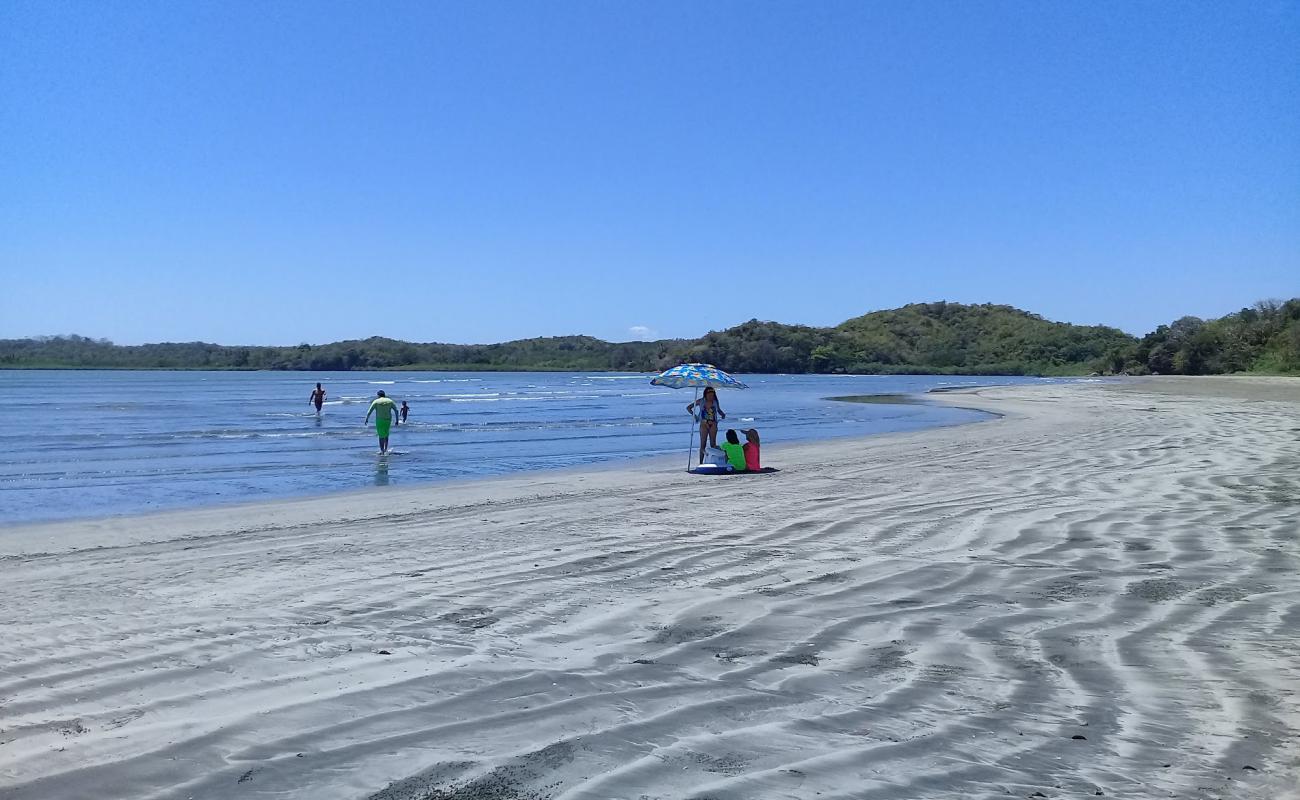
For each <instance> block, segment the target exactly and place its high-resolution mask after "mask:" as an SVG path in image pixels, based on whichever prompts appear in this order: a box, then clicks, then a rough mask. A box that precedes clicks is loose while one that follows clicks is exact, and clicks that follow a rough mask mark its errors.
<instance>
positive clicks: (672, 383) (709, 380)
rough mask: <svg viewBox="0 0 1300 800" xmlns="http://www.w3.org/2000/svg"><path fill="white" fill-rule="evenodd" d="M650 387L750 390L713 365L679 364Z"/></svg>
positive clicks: (662, 374) (664, 373) (665, 372)
mask: <svg viewBox="0 0 1300 800" xmlns="http://www.w3.org/2000/svg"><path fill="white" fill-rule="evenodd" d="M650 385H651V386H667V387H668V388H669V389H686V388H691V387H695V388H699V387H702V386H712V387H714V388H715V389H748V388H749V387H748V386H746V385H745V384H743V383H741V382H740V381H738V380H736V379H735V378H733V377H731V376H730V375H728V374H727V373H725V372H723V371H722V370H720V369H718V368H717V367H715V366H713V365H712V364H678V365H677V366H675V367H673V368H672V369H667V370H664V371H663V372H661V373H659V374H658V375H656V376H655V377H653V378H651V379H650Z"/></svg>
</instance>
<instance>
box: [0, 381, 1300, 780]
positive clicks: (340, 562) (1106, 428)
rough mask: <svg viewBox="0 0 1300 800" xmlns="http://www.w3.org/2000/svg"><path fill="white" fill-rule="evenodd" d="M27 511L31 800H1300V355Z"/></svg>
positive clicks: (0, 764)
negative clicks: (496, 467) (441, 465)
mask: <svg viewBox="0 0 1300 800" xmlns="http://www.w3.org/2000/svg"><path fill="white" fill-rule="evenodd" d="M935 402H945V403H952V404H956V405H962V406H969V407H976V408H981V409H986V410H989V411H993V412H996V413H997V414H1000V415H1001V417H1000V418H998V419H996V420H993V421H989V422H983V423H979V424H973V425H965V426H960V427H954V428H945V429H938V430H930V431H924V432H919V433H907V434H894V435H885V436H879V437H873V438H869V439H854V440H836V441H834V442H826V443H820V444H815V445H801V446H792V447H782V446H781V445H780V443H779V442H772V443H767V445H766V447H765V452H764V455H765V460H766V461H767V463H768V464H770V465H771V466H775V467H778V468H780V472H778V473H775V474H767V475H757V476H733V477H722V478H704V477H694V476H689V475H685V474H683V473H682V472H681V471H680V469H679V468H678V467H677V466H675V464H668V463H665V462H662V461H656V462H654V463H652V464H645V465H638V466H636V467H631V468H619V469H604V470H595V471H591V472H588V473H574V472H567V473H538V474H533V475H529V476H524V477H513V478H505V479H499V480H492V481H482V482H476V483H465V484H457V485H444V486H433V487H428V488H422V489H401V490H398V489H391V490H376V491H369V492H362V493H356V494H350V495H338V496H332V497H326V498H319V499H311V500H300V501H291V502H279V503H274V504H267V505H256V506H243V507H237V508H230V507H226V508H219V509H206V510H200V511H188V512H176V513H167V514H157V515H151V516H146V517H136V518H118V519H108V520H99V521H87V522H69V523H59V524H52V525H43V526H35V527H24V528H4V529H0V586H2V588H3V598H4V603H3V605H2V606H0V797H2V798H5V800H29V799H30V800H56V799H57V798H91V797H93V798H132V799H133V800H134V799H139V800H144V799H145V798H273V797H274V798H312V800H332V799H334V798H339V799H340V800H342V799H343V798H347V799H348V800H357V799H361V798H369V799H372V800H381V799H382V800H444V799H446V798H457V799H459V800H471V799H477V798H493V799H496V800H516V799H521V798H529V799H530V800H531V799H534V798H535V799H538V800H542V799H545V800H609V799H610V798H625V799H626V800H647V799H650V798H695V799H696V800H704V798H715V799H717V800H721V799H723V798H728V799H733V800H744V799H746V798H825V799H826V800H832V798H845V799H847V798H899V799H900V800H902V799H904V798H1001V797H1048V798H1063V797H1071V798H1074V797H1095V796H1104V797H1111V798H1115V797H1122V798H1163V797H1179V798H1286V797H1300V790H1298V789H1297V784H1298V782H1300V380H1296V379H1244V378H1243V379H1236V378H1230V379H1151V380H1133V381H1130V382H1125V383H1123V384H1101V383H1089V384H1070V385H1046V386H1034V387H1010V388H1006V387H1003V388H997V389H985V390H976V391H973V392H967V393H954V394H948V395H944V396H942V397H940V398H938V399H936V400H935Z"/></svg>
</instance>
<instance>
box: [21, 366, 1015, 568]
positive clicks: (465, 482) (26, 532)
mask: <svg viewBox="0 0 1300 800" xmlns="http://www.w3.org/2000/svg"><path fill="white" fill-rule="evenodd" d="M975 388H977V389H978V388H987V387H975ZM971 393H972V394H973V393H974V392H971ZM945 394H948V395H952V396H959V395H960V394H961V392H957V391H953V392H947V393H945ZM827 399H830V398H827ZM934 404H935V405H943V406H946V407H950V408H959V409H962V410H966V411H977V412H980V413H982V414H986V415H988V416H987V417H986V418H984V419H975V420H970V421H966V422H959V423H955V424H949V425H934V426H931V427H927V428H922V429H920V430H913V431H882V432H880V433H873V434H869V435H866V436H839V437H830V438H827V439H813V440H799V441H795V442H791V443H789V444H778V445H776V446H772V447H771V449H770V450H769V445H766V444H765V445H764V446H763V447H764V450H763V460H764V464H765V465H768V464H769V461H770V459H771V457H772V454H776V457H777V458H778V459H780V458H783V457H784V458H793V459H796V460H800V461H802V460H804V459H806V458H807V457H808V454H809V453H811V452H814V451H817V450H819V449H820V448H821V447H822V446H824V445H826V444H829V443H836V444H844V445H848V446H853V444H855V443H856V444H868V443H870V442H873V441H876V440H880V439H888V438H891V437H901V436H923V435H925V434H927V433H929V432H932V431H940V430H945V429H950V428H959V427H964V426H968V425H982V424H987V423H990V422H996V421H998V420H1000V419H1001V418H1002V417H1003V414H1001V413H998V412H995V411H989V410H986V409H983V408H977V407H974V406H967V405H957V404H956V402H955V401H954V402H939V403H934ZM681 463H682V460H681V455H680V454H678V455H656V456H649V457H647V458H645V459H643V460H641V461H636V462H630V461H628V460H610V461H604V462H594V463H591V464H586V465H578V466H566V467H553V468H549V469H537V470H529V471H524V472H512V473H506V474H502V475H482V476H475V477H468V478H449V479H446V480H441V481H422V482H420V483H416V484H411V485H405V486H396V487H394V486H366V487H361V488H357V489H350V490H345V491H339V492H324V493H318V494H310V495H299V496H289V497H273V498H266V499H261V500H236V501H231V502H229V503H213V504H209V505H203V506H190V507H185V508H167V509H158V510H153V511H136V512H126V513H122V514H108V515H101V516H88V517H72V518H66V519H54V520H42V521H36V522H20V523H15V524H0V562H3V561H4V560H5V559H7V558H15V557H33V558H34V557H41V556H50V555H58V554H60V553H66V552H69V550H76V549H80V548H84V547H110V546H111V547H120V546H134V545H137V544H147V543H150V542H151V541H153V540H149V539H144V538H131V537H130V536H129V535H128V534H125V533H124V532H123V529H126V528H131V527H135V526H140V527H142V528H143V529H144V530H147V531H155V530H160V529H169V528H171V527H178V526H179V527H186V528H192V527H195V526H198V527H200V528H201V529H202V530H204V531H209V533H205V534H203V535H205V536H206V535H221V533H222V532H226V533H229V532H230V531H229V530H227V529H226V528H225V527H223V526H225V524H226V523H227V521H228V520H229V519H230V518H231V517H232V516H233V517H241V516H246V515H257V516H268V517H274V518H277V519H278V520H279V522H280V523H281V524H280V525H277V526H276V527H281V526H296V525H310V524H323V523H326V522H338V521H340V520H346V521H347V522H349V523H361V522H366V521H371V520H375V519H382V518H384V517H387V516H390V515H392V514H397V513H401V514H411V513H433V512H438V511H445V510H447V509H448V508H453V507H458V505H459V504H462V503H463V504H468V505H478V504H481V503H484V502H489V498H492V499H500V498H501V497H502V496H504V498H505V499H506V500H507V501H513V500H517V499H519V498H520V497H529V496H534V495H535V493H536V490H537V489H538V488H539V487H545V488H548V489H554V488H555V487H556V486H557V485H565V484H569V483H575V484H582V483H585V482H586V481H587V479H588V478H591V477H599V478H600V479H601V480H600V481H599V483H600V484H602V485H604V484H605V483H606V482H609V481H613V482H615V483H621V484H622V485H626V486H637V487H640V486H642V485H644V484H645V483H646V482H647V481H649V482H653V481H656V480H660V479H669V478H675V479H680V482H681V483H682V484H684V485H690V484H691V483H693V482H696V481H710V480H713V481H716V480H718V479H720V478H726V477H727V476H725V475H724V476H702V475H693V474H689V473H687V472H686V470H685V469H684V468H677V467H679V465H680V464H681ZM776 466H778V467H779V464H777V465H776ZM753 477H758V476H753ZM574 488H575V489H576V488H578V487H576V486H575V487H574ZM600 491H603V489H601V490H600ZM436 493H446V494H447V495H449V496H450V499H449V500H448V501H447V502H446V503H442V504H439V503H435V502H433V500H434V498H433V495H434V494H436ZM575 494H580V493H578V492H576V491H575ZM371 500H377V501H382V503H383V506H382V507H377V508H375V509H374V511H373V513H370V514H367V515H355V514H352V513H351V511H350V508H349V507H350V506H351V505H352V504H354V503H361V502H366V501H371ZM99 537H127V539H126V541H125V542H115V543H114V544H112V545H90V544H88V543H87V542H88V540H93V539H96V538H99ZM162 540H165V537H164V539H162ZM41 542H43V543H45V544H44V545H43V546H44V547H45V549H43V550H36V549H35V548H36V547H37V546H38V543H41ZM65 542H66V543H67V544H66V545H64V543H65Z"/></svg>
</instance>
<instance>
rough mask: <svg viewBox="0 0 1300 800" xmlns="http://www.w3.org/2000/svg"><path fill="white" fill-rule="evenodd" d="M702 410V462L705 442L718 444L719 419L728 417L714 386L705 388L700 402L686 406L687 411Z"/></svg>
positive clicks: (713, 445) (712, 444) (715, 445)
mask: <svg viewBox="0 0 1300 800" xmlns="http://www.w3.org/2000/svg"><path fill="white" fill-rule="evenodd" d="M697 408H698V409H699V412H700V462H701V463H703V461H704V443H705V442H706V441H707V442H708V444H709V447H717V446H718V420H719V419H726V418H727V415H726V413H724V412H723V410H722V406H720V405H718V392H717V390H715V389H714V388H713V387H712V386H710V387H708V388H706V389H705V390H704V396H703V397H701V398H700V400H699V402H698V403H690V404H688V405H687V406H686V410H687V412H689V413H691V414H694V413H695V410H696V409H697Z"/></svg>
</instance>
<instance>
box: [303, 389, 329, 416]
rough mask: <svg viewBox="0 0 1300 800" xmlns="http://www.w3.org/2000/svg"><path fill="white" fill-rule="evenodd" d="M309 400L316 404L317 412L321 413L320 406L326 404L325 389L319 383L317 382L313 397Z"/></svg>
mask: <svg viewBox="0 0 1300 800" xmlns="http://www.w3.org/2000/svg"><path fill="white" fill-rule="evenodd" d="M307 402H308V403H311V404H312V405H314V406H316V413H317V414H319V413H320V407H321V406H323V405H325V390H324V389H322V388H320V384H319V383H318V384H316V388H315V389H314V390H312V393H311V399H310V400H308V401H307Z"/></svg>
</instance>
